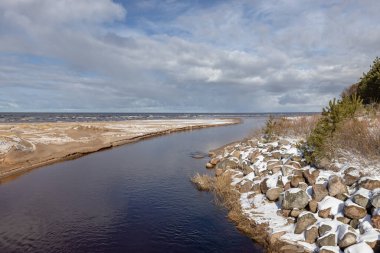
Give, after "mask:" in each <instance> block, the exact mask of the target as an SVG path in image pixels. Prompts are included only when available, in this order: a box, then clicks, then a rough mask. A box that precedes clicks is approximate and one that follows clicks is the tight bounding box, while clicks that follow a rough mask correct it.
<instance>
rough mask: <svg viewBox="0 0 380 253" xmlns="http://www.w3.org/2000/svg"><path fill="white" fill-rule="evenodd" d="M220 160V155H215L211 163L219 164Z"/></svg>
mask: <svg viewBox="0 0 380 253" xmlns="http://www.w3.org/2000/svg"><path fill="white" fill-rule="evenodd" d="M218 162H220V158H219V157H214V158H212V159H211V160H210V163H211V164H212V165H217V164H218Z"/></svg>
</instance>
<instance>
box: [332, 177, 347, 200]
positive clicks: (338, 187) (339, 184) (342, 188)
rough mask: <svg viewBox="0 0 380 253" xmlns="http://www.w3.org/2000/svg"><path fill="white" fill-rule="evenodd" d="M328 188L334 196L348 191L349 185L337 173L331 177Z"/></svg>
mask: <svg viewBox="0 0 380 253" xmlns="http://www.w3.org/2000/svg"><path fill="white" fill-rule="evenodd" d="M327 189H328V191H329V195H330V196H333V197H334V196H336V195H338V194H344V193H348V191H347V186H346V185H345V184H344V182H343V179H342V178H341V177H338V176H335V175H334V176H331V177H330V178H329V181H328V184H327Z"/></svg>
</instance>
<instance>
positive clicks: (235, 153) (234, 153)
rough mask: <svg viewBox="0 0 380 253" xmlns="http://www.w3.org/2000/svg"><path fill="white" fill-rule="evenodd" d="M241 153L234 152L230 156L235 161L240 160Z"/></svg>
mask: <svg viewBox="0 0 380 253" xmlns="http://www.w3.org/2000/svg"><path fill="white" fill-rule="evenodd" d="M240 154H241V152H240V151H239V150H234V151H233V152H232V154H231V156H232V157H235V158H237V159H240Z"/></svg>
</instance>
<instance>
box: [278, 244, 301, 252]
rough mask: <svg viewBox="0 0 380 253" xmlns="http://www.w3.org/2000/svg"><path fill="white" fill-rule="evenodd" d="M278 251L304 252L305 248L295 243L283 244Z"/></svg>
mask: <svg viewBox="0 0 380 253" xmlns="http://www.w3.org/2000/svg"><path fill="white" fill-rule="evenodd" d="M279 252H280V253H304V252H305V250H304V248H303V247H302V246H297V245H291V244H288V245H284V246H282V247H281V248H280V251H279Z"/></svg>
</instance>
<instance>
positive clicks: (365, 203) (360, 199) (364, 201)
mask: <svg viewBox="0 0 380 253" xmlns="http://www.w3.org/2000/svg"><path fill="white" fill-rule="evenodd" d="M379 197H380V196H379ZM379 200H380V199H379ZM352 201H353V202H354V203H356V204H358V205H359V206H362V207H364V208H368V207H369V206H370V200H369V199H368V198H367V197H364V196H363V195H360V194H356V195H354V196H353V197H352Z"/></svg>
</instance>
